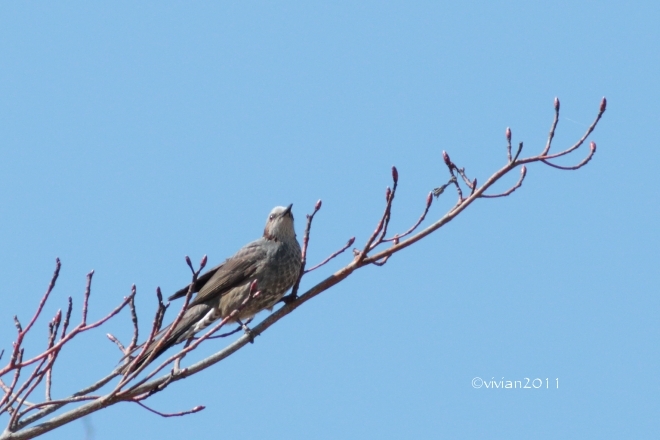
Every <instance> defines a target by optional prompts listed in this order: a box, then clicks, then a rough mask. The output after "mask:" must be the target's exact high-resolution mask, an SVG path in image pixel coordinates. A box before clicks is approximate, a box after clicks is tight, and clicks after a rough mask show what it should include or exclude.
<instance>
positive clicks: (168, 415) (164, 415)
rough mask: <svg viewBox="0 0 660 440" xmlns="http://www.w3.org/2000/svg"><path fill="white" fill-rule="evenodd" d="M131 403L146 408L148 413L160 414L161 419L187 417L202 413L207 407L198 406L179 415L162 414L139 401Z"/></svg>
mask: <svg viewBox="0 0 660 440" xmlns="http://www.w3.org/2000/svg"><path fill="white" fill-rule="evenodd" d="M131 402H134V403H137V404H138V405H140V406H141V407H142V408H144V409H146V410H148V411H151V412H152V413H154V414H158V415H159V416H161V417H180V416H185V415H188V414H194V413H196V412H200V411H201V410H203V409H205V408H206V407H205V406H202V405H198V406H196V407H194V408H193V409H191V410H189V411H181V412H178V413H163V412H160V411H156V410H155V409H153V408H149V407H148V406H147V405H145V404H144V403H142V402H140V401H139V400H132V401H131Z"/></svg>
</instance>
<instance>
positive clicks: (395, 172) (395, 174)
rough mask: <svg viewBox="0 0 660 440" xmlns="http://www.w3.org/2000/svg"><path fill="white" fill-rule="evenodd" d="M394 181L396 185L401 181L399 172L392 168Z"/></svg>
mask: <svg viewBox="0 0 660 440" xmlns="http://www.w3.org/2000/svg"><path fill="white" fill-rule="evenodd" d="M392 180H393V181H394V183H395V184H396V183H397V182H398V181H399V171H397V169H396V167H395V166H392Z"/></svg>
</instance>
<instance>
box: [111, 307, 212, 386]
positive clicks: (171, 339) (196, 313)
mask: <svg viewBox="0 0 660 440" xmlns="http://www.w3.org/2000/svg"><path fill="white" fill-rule="evenodd" d="M211 309H212V307H210V306H208V305H206V304H197V305H195V306H193V307H191V308H190V309H188V310H186V313H185V314H184V315H183V317H182V318H181V321H179V323H178V324H177V326H176V327H175V328H174V330H173V331H172V332H171V333H170V335H169V336H168V337H167V339H166V340H165V342H164V343H163V344H162V345H160V347H158V345H159V344H160V342H161V340H162V338H163V336H165V335H166V334H167V332H168V331H169V328H170V325H171V324H170V325H168V326H167V327H165V328H164V329H162V330H161V331H160V332H159V335H160V336H159V337H156V338H155V339H154V340H153V341H152V342H151V344H149V347H148V348H147V349H146V350H144V353H140V354H139V355H138V356H139V358H138V360H137V364H136V365H137V367H136V368H140V367H141V366H142V365H143V364H144V363H145V362H146V361H147V359H149V357H150V356H152V353H153V357H152V358H151V360H152V361H153V360H154V359H156V358H157V357H158V356H160V355H161V354H163V353H165V351H167V350H168V349H169V348H170V347H172V346H173V345H176V344H178V343H180V342H183V341H185V340H186V339H188V338H189V337H191V336H192V335H193V334H194V333H195V331H196V329H195V327H196V325H197V323H198V322H200V321H201V320H202V319H203V318H204V316H206V315H207V314H208V312H209V311H210V310H211ZM142 347H143V345H140V346H138V347H136V348H135V350H133V353H135V352H141V351H142ZM127 356H128V355H127ZM127 356H126V357H127ZM132 362H134V360H133V361H131V362H130V363H132ZM130 363H127V364H125V365H123V366H122V367H121V369H120V370H119V371H120V372H121V373H122V374H123V373H124V372H125V371H126V368H128V365H130Z"/></svg>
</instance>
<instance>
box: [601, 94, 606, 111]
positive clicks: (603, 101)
mask: <svg viewBox="0 0 660 440" xmlns="http://www.w3.org/2000/svg"><path fill="white" fill-rule="evenodd" d="M606 109H607V98H605V97H604V96H603V99H602V100H601V101H600V112H601V113H603V112H604V111H605V110H606Z"/></svg>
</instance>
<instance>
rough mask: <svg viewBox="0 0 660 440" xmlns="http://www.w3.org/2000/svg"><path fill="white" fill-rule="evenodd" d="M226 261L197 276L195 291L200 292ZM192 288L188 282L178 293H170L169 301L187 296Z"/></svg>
mask: <svg viewBox="0 0 660 440" xmlns="http://www.w3.org/2000/svg"><path fill="white" fill-rule="evenodd" d="M224 264H225V263H220V264H218V265H217V266H215V267H213V268H211V269H209V270H208V271H206V272H205V273H204V274H203V275H201V276H200V277H199V278H197V281H196V282H195V285H194V286H193V293H196V292H199V290H200V289H201V288H202V287H204V285H205V284H206V283H207V282H208V281H209V280H210V279H211V277H212V276H213V275H215V273H216V272H217V271H218V269H220V268H221V267H222V266H223V265H224ZM191 284H192V283H191ZM189 288H190V284H188V285H187V286H186V287H184V288H182V289H179V290H177V292H176V293H174V294H173V295H170V297H169V298H167V300H168V301H172V300H173V299H177V298H183V297H184V296H186V294H187V293H188V289H189Z"/></svg>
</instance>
